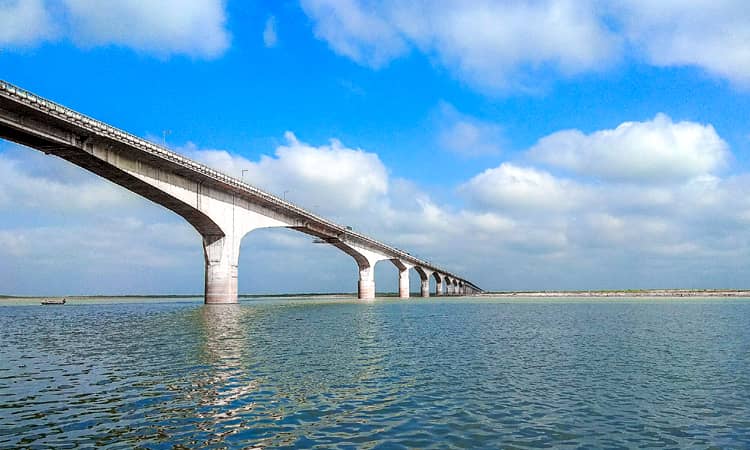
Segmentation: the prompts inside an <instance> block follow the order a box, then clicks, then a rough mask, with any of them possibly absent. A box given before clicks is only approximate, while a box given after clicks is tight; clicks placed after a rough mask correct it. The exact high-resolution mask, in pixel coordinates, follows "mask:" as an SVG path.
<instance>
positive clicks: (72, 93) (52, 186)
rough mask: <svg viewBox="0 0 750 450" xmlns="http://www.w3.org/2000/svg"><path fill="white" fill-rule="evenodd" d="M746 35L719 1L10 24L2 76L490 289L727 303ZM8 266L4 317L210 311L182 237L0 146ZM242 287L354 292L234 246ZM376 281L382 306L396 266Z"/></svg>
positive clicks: (59, 166)
mask: <svg viewBox="0 0 750 450" xmlns="http://www.w3.org/2000/svg"><path fill="white" fill-rule="evenodd" d="M748 30H750V9H748V8H747V6H746V3H745V2H744V1H730V0H726V1H720V2H705V1H699V0H694V1H682V2H666V1H665V2H657V3H654V2H646V1H641V0H606V1H593V0H592V1H586V0H584V1H575V2H574V1H568V0H524V1H522V0H509V1H490V0H481V1H477V2H459V1H443V2H395V1H387V0H386V1H364V0H301V1H299V2H297V1H287V2H236V1H227V2H222V1H218V0H189V1H184V2H177V1H176V0H175V1H167V2H159V4H158V5H157V4H156V3H153V4H151V3H149V2H137V1H126V0H116V1H111V2H107V5H106V6H102V4H101V3H100V2H95V1H93V0H5V1H0V77H2V78H3V79H5V80H7V81H10V82H11V83H14V84H17V85H19V86H21V87H24V88H26V89H29V90H31V91H33V92H36V93H38V94H40V95H42V96H45V97H47V98H50V99H53V100H55V101H58V102H60V103H62V104H64V105H67V106H70V107H72V108H74V109H77V110H79V111H81V112H84V113H86V114H88V115H91V116H93V117H95V118H98V119H100V120H103V121H106V122H108V123H111V124H113V125H115V126H118V127H120V128H123V129H125V130H127V131H130V132H132V133H135V134H137V135H140V136H143V137H146V138H149V139H153V140H155V141H161V140H162V136H163V132H164V130H170V132H169V134H168V135H167V137H166V142H167V144H168V145H169V146H170V147H172V148H174V149H176V150H178V151H180V152H183V153H186V154H188V155H190V156H191V157H194V158H196V159H199V160H201V161H204V162H206V163H208V164H211V165H213V166H214V167H217V168H219V169H221V170H225V171H227V172H229V173H231V174H233V175H235V176H240V173H241V171H242V170H243V169H247V170H248V173H247V174H246V177H247V179H248V181H251V182H253V183H255V184H256V185H258V186H259V187H261V188H264V189H267V190H269V191H271V192H274V193H277V194H279V195H282V194H283V193H284V192H285V191H287V192H286V194H285V195H286V196H287V198H289V199H291V200H292V201H295V202H297V203H299V204H301V205H302V206H304V207H308V208H310V209H313V210H316V211H320V212H321V213H324V214H326V215H328V216H330V217H332V218H334V219H336V220H338V221H341V222H343V223H347V224H351V225H352V226H354V227H355V228H358V229H360V230H363V231H366V232H368V233H370V234H372V235H374V236H375V237H377V238H380V239H382V240H385V241H388V242H391V243H393V244H394V245H397V246H399V247H402V248H405V249H410V250H412V251H413V252H414V253H417V254H420V255H421V256H423V257H425V258H428V259H430V260H432V261H435V262H436V263H438V264H441V265H444V266H446V267H448V268H450V269H451V270H454V271H457V272H461V273H464V274H465V275H466V276H467V277H468V278H470V279H472V280H475V281H476V282H477V283H478V284H480V285H481V286H482V287H484V288H486V289H498V290H503V289H524V290H533V289H607V288H609V289H618V288H642V287H730V288H738V287H747V281H746V280H748V276H750V270H748V263H747V262H748V261H750V259H748V257H750V233H748V231H747V230H746V228H748V225H750V202H749V201H746V200H745V198H744V197H745V192H746V189H747V188H750V177H748V164H749V161H748V150H750V148H749V147H750V126H748V122H747V117H748V116H750V114H748V113H749V112H750V54H749V53H748V48H750V31H748ZM362 173H366V174H368V177H366V179H361V178H362V177H361V176H360V174H362ZM0 261H2V262H1V263H0V264H2V265H1V266H0V269H2V270H0V284H1V285H2V286H3V288H2V291H3V292H5V293H10V294H39V295H44V294H65V293H69V294H83V293H188V292H200V290H201V286H202V276H203V274H202V270H203V269H202V250H201V248H200V239H199V237H198V235H197V233H195V232H194V231H193V230H192V229H190V227H189V226H188V225H187V224H184V223H182V222H181V219H179V218H178V217H176V216H174V215H173V214H172V213H170V212H168V211H165V210H162V209H161V208H160V207H158V206H156V205H151V204H150V203H148V202H147V201H146V200H143V199H140V198H139V197H137V196H135V195H134V194H131V193H129V192H127V191H124V190H122V189H120V188H118V187H116V186H112V185H110V184H109V183H107V182H106V181H103V180H99V179H97V178H95V177H93V176H90V175H88V174H86V173H85V172H83V171H82V170H80V169H78V168H76V167H71V166H69V165H68V164H67V163H65V162H63V161H56V160H54V158H50V157H44V156H43V155H41V154H38V153H37V152H35V151H33V150H30V149H24V148H21V147H18V146H16V145H14V144H10V143H7V142H2V143H0ZM381 266H382V267H381ZM240 271H241V272H240V273H241V275H240V289H241V291H243V292H302V291H353V290H354V289H355V286H356V266H355V264H354V262H353V261H351V260H349V259H348V257H347V256H346V255H344V254H342V253H339V252H338V251H336V250H334V249H331V248H322V247H321V246H315V245H312V244H311V243H310V240H309V238H307V237H304V236H302V235H298V234H295V233H293V232H291V231H288V230H279V229H270V230H262V231H257V232H253V233H251V234H250V235H249V236H248V237H246V239H245V241H243V247H242V256H241V266H240ZM412 278H416V276H415V275H412ZM377 281H378V288H379V290H394V289H395V286H396V272H395V268H393V267H390V265H388V264H387V263H381V264H379V265H378V268H377ZM413 284H414V285H415V287H416V283H415V282H413Z"/></svg>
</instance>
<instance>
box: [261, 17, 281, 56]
mask: <svg viewBox="0 0 750 450" xmlns="http://www.w3.org/2000/svg"><path fill="white" fill-rule="evenodd" d="M278 40H279V39H278V36H277V35H276V18H275V17H274V16H271V17H269V18H268V19H267V20H266V27H265V28H264V29H263V44H264V45H265V46H266V47H267V48H271V47H276V44H277V43H278Z"/></svg>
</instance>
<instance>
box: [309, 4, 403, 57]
mask: <svg viewBox="0 0 750 450" xmlns="http://www.w3.org/2000/svg"><path fill="white" fill-rule="evenodd" d="M301 3H302V8H303V9H304V10H305V12H306V13H307V15H309V16H310V17H312V18H313V19H315V35H316V36H317V37H318V38H320V39H323V40H325V41H326V42H328V44H329V45H330V46H331V48H332V49H333V50H334V51H335V52H336V53H339V54H341V55H344V56H347V57H349V58H351V59H353V60H354V61H357V62H359V63H361V64H367V65H369V66H372V67H376V68H377V67H382V66H383V65H385V64H387V63H388V62H390V61H391V60H392V59H393V58H395V57H397V56H400V55H402V54H404V53H405V52H406V51H407V50H408V47H407V44H406V41H405V40H404V38H403V37H402V36H401V33H400V31H399V30H398V29H397V28H396V27H395V25H394V24H393V23H391V22H390V21H389V20H388V19H389V18H388V17H383V16H382V15H381V14H379V11H377V9H378V7H377V6H375V5H374V4H373V5H368V4H363V2H360V1H359V0H301Z"/></svg>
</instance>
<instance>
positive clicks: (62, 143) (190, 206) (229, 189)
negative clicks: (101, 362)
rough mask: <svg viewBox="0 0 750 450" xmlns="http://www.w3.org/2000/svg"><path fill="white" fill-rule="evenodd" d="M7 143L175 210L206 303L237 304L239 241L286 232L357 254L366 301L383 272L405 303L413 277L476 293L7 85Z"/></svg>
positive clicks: (0, 90) (444, 290) (0, 124)
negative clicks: (197, 249) (192, 234)
mask: <svg viewBox="0 0 750 450" xmlns="http://www.w3.org/2000/svg"><path fill="white" fill-rule="evenodd" d="M0 137H2V138H4V139H7V140H9V141H13V142H17V143H19V144H22V145H25V146H28V147H31V148H34V149H37V150H40V151H43V152H44V153H46V154H50V155H55V156H58V157H60V158H63V159H65V160H67V161H69V162H71V163H73V164H75V165H77V166H80V167H82V168H84V169H86V170H89V171H91V172H93V173H95V174H97V175H99V176H101V177H103V178H106V179H108V180H110V181H112V182H114V183H117V184H119V185H120V186H123V187H125V188H127V189H129V190H131V191H133V192H135V193H137V194H140V195H141V196H143V197H146V198H147V199H149V200H151V201H153V202H156V203H158V204H160V205H162V206H164V207H166V208H169V209H170V210H172V211H174V212H176V213H177V214H179V215H180V216H182V217H183V218H185V220H187V221H188V222H189V223H190V224H191V225H192V226H193V227H195V229H196V230H198V233H200V235H201V236H202V237H203V249H204V255H205V264H206V278H205V302H206V303H236V302H237V265H238V261H239V253H240V242H241V241H242V238H243V237H244V236H245V235H246V234H247V233H249V232H251V231H253V230H255V229H258V228H266V227H286V228H292V229H294V230H297V231H300V232H303V233H307V234H309V235H312V236H314V237H315V238H316V239H318V240H320V241H322V242H326V243H329V244H330V245H333V246H334V247H336V248H338V249H340V250H342V251H344V252H345V253H346V254H348V255H350V256H351V257H352V258H354V260H355V261H356V263H357V266H358V267H359V286H358V295H359V298H360V299H370V298H374V297H375V270H374V269H375V264H377V263H378V262H379V261H384V260H389V261H391V262H392V263H393V264H394V265H395V266H396V267H397V268H398V273H399V283H398V286H399V297H401V298H407V297H409V271H410V269H414V271H415V272H416V273H417V274H418V275H419V277H420V279H421V295H422V297H429V295H430V277H433V278H434V279H435V281H436V289H435V294H436V295H471V294H474V293H477V292H481V290H480V289H479V288H478V287H477V286H476V285H475V284H473V283H471V282H469V281H468V280H466V279H465V278H463V277H461V276H458V275H456V274H453V273H451V272H449V271H447V270H445V269H442V268H440V267H438V266H435V265H433V264H431V263H429V262H427V261H423V260H421V259H419V258H416V257H414V256H412V255H410V254H409V253H406V252H404V251H403V250H399V249H397V248H394V247H391V246H389V245H387V244H384V243H382V242H379V241H377V240H375V239H372V238H370V237H368V236H365V235H363V234H361V233H357V232H355V231H353V230H351V229H350V228H348V227H344V226H341V225H338V224H335V223H333V222H331V221H329V220H326V219H324V218H322V217H320V216H318V215H316V214H313V213H311V212H309V211H306V210H304V209H302V208H300V207H298V206H296V205H294V204H292V203H290V202H287V201H285V200H282V199H280V198H278V197H276V196H274V195H271V194H269V193H267V192H264V191H262V190H260V189H258V188H255V187H253V186H251V185H249V184H247V183H244V182H242V181H240V180H238V179H236V178H232V177H229V176H227V175H225V174H223V173H220V172H218V171H216V170H213V169H211V168H209V167H207V166H205V165H203V164H200V163H197V162H195V161H192V160H190V159H188V158H186V157H184V156H182V155H179V154H177V153H175V152H172V151H170V150H168V149H166V148H164V147H161V146H158V145H155V144H153V143H151V142H149V141H146V140H144V139H141V138H138V137H136V136H134V135H132V134H129V133H127V132H124V131H122V130H119V129H117V128H114V127H112V126H110V125H107V124H105V123H102V122H100V121H97V120H94V119H92V118H89V117H86V116H85V115H83V114H80V113H78V112H75V111H73V110H71V109H69V108H66V107H64V106H62V105H59V104H56V103H54V102H51V101H49V100H46V99H44V98H41V97H39V96H37V95H34V94H32V93H30V92H28V91H25V90H23V89H21V88H18V87H16V86H13V85H12V84H10V83H7V82H4V81H1V80H0Z"/></svg>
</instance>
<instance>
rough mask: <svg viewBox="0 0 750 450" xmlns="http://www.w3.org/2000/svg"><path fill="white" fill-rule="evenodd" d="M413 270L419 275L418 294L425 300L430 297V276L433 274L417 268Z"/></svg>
mask: <svg viewBox="0 0 750 450" xmlns="http://www.w3.org/2000/svg"><path fill="white" fill-rule="evenodd" d="M414 269H415V270H416V271H417V273H418V274H419V281H420V286H419V294H420V295H421V296H422V297H424V298H427V297H429V296H430V276H432V273H433V272H432V271H431V270H427V269H425V268H423V267H419V266H416V267H415V268H414Z"/></svg>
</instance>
